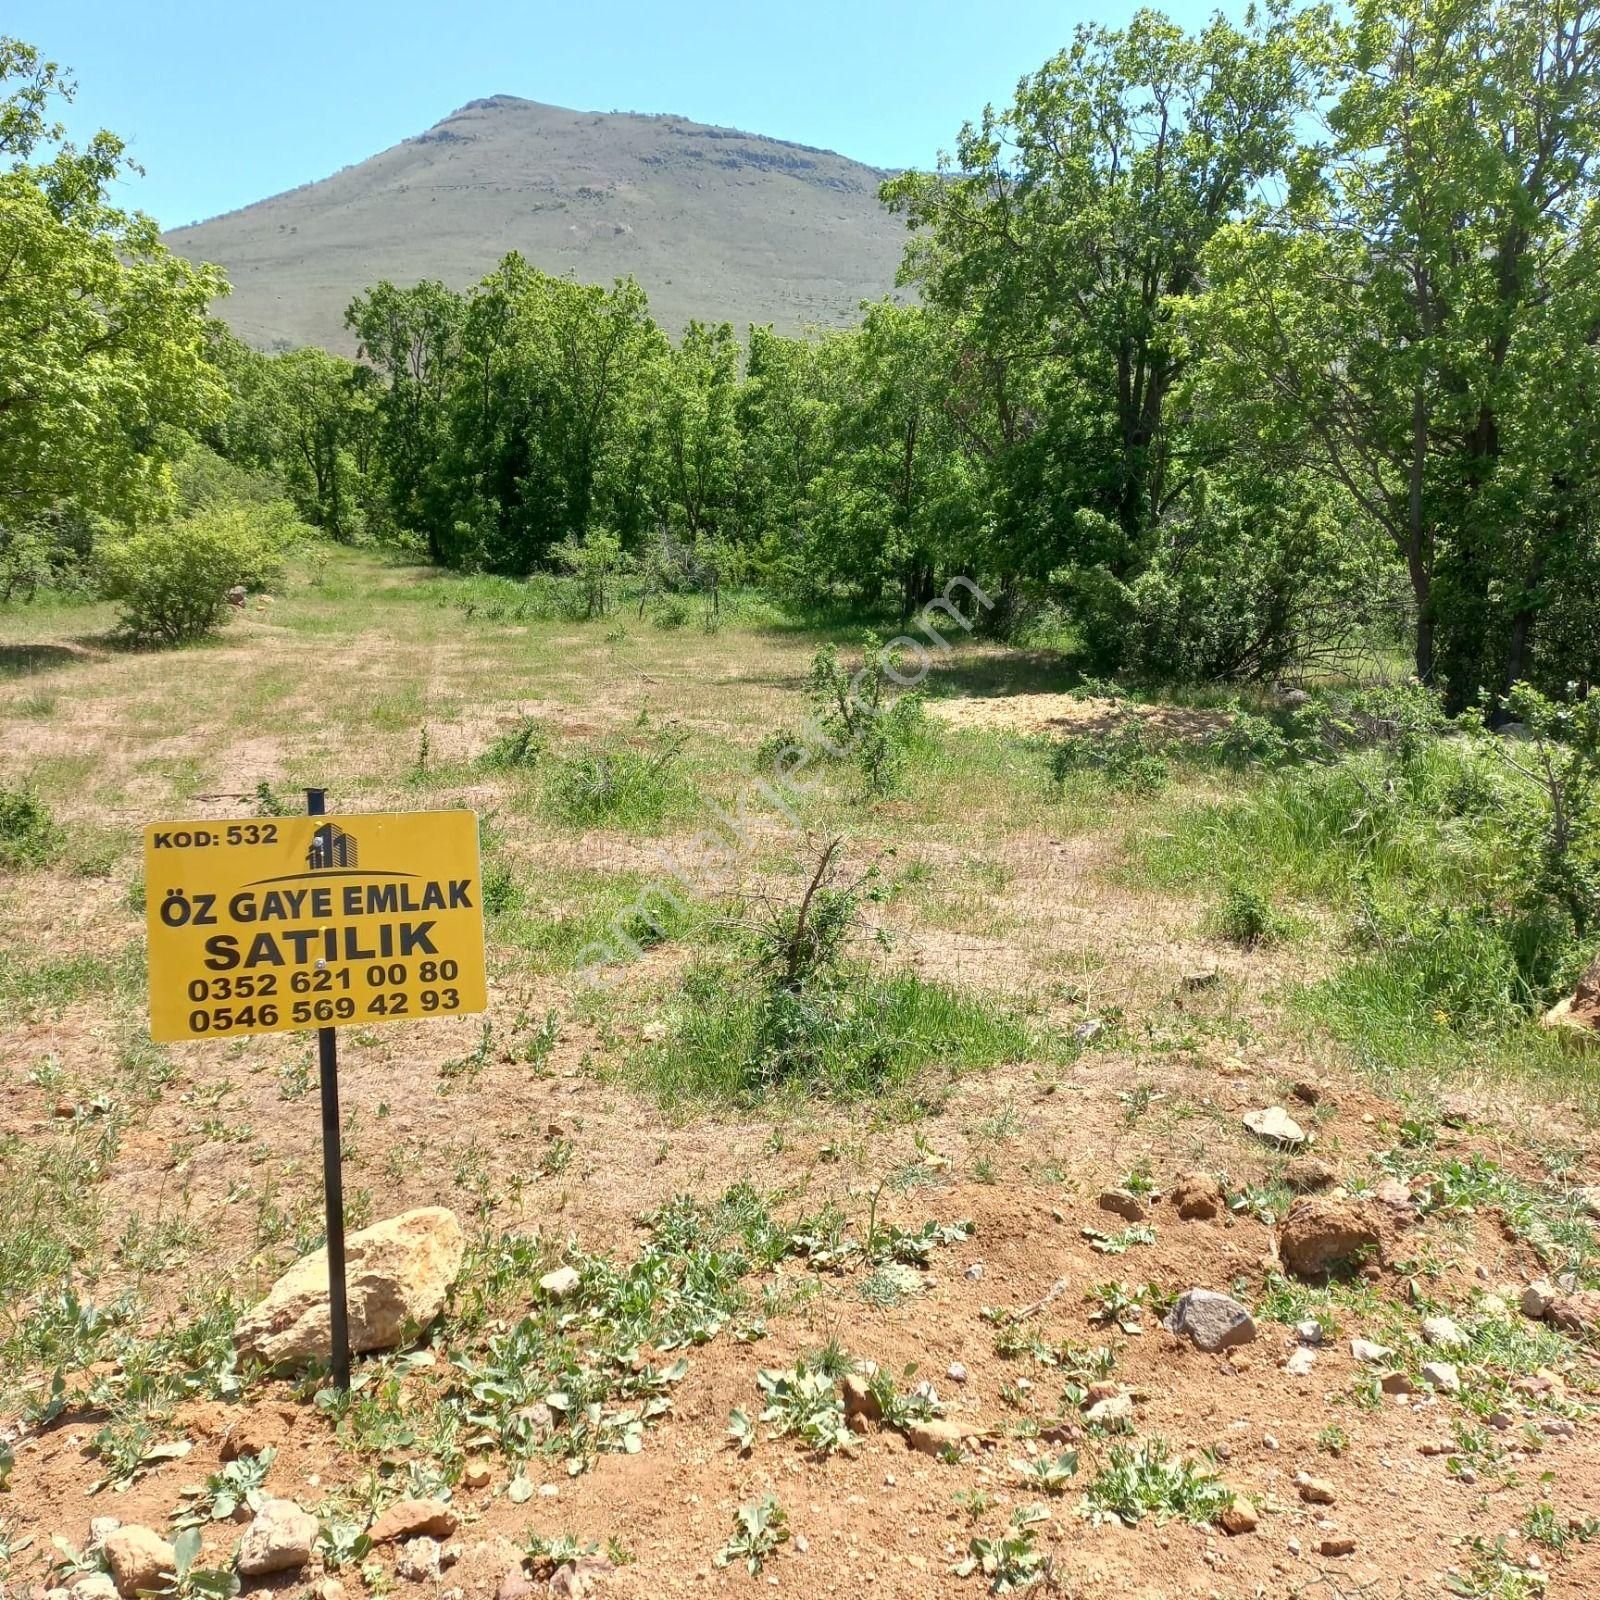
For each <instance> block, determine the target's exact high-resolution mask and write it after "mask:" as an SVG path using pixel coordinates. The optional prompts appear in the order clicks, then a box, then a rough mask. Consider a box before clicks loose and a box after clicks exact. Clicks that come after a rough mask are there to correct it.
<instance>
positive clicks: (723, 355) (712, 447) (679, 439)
mask: <svg viewBox="0 0 1600 1600" xmlns="http://www.w3.org/2000/svg"><path fill="white" fill-rule="evenodd" d="M654 387H655V403H654V405H653V406H652V407H651V413H650V435H651V442H652V444H653V446H654V451H653V454H654V460H653V464H652V465H653V473H652V476H653V479H654V486H653V492H652V499H653V501H654V505H655V513H656V517H657V520H658V522H659V523H660V524H661V525H662V526H663V527H665V528H666V529H667V530H668V531H669V532H671V533H673V534H674V535H677V536H682V537H686V538H687V540H688V542H689V544H690V546H691V547H692V546H694V545H697V544H699V543H700V541H701V540H702V539H703V538H707V537H710V536H712V535H715V534H716V533H717V532H718V531H719V530H725V529H726V528H727V527H728V524H729V523H730V521H731V519H732V517H733V515H734V513H735V507H736V504H737V499H738V479H739V461H740V437H739V417H738V395H739V342H738V340H737V339H735V338H734V334H733V329H732V328H731V327H730V326H729V325H728V324H727V323H726V322H724V323H721V324H719V325H717V326H715V327H710V326H707V325H706V324H705V323H702V322H691V323H690V324H689V326H688V327H687V328H686V329H684V333H683V338H682V340H681V341H680V342H679V344H678V345H677V347H676V348H674V349H670V350H668V351H666V352H665V353H664V354H663V355H662V356H661V358H660V360H659V362H658V365H657V379H656V383H655V386H654Z"/></svg>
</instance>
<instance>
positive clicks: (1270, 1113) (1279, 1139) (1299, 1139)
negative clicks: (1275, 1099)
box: [1243, 1106, 1306, 1150]
mask: <svg viewBox="0 0 1600 1600" xmlns="http://www.w3.org/2000/svg"><path fill="white" fill-rule="evenodd" d="M1243 1122H1244V1125H1245V1127H1247V1128H1248V1129H1249V1130H1250V1131H1251V1133H1253V1134H1254V1135H1255V1136H1256V1137H1257V1138H1258V1139H1265V1140H1266V1141H1267V1142H1268V1143H1269V1144H1275V1145H1278V1146H1280V1147H1281V1148H1283V1149H1285V1150H1293V1149H1295V1148H1297V1147H1298V1146H1300V1145H1303V1144H1304V1143H1305V1142H1306V1134H1305V1129H1304V1128H1302V1127H1301V1126H1300V1124H1299V1123H1298V1122H1296V1121H1295V1120H1294V1118H1293V1117H1291V1116H1290V1115H1289V1113H1288V1112H1287V1111H1285V1110H1284V1109H1283V1107H1282V1106H1267V1107H1265V1108H1264V1109H1262V1110H1260V1111H1247V1112H1245V1114H1244V1117H1243Z"/></svg>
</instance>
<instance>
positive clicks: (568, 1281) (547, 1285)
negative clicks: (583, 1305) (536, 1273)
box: [539, 1267, 583, 1300]
mask: <svg viewBox="0 0 1600 1600" xmlns="http://www.w3.org/2000/svg"><path fill="white" fill-rule="evenodd" d="M582 1281H583V1280H582V1279H581V1278H580V1277H579V1275H578V1269H577V1268H576V1267H557V1268H556V1270H555V1271H554V1272H547V1273H545V1275H544V1276H543V1277H542V1278H541V1279H540V1280H539V1287H540V1288H541V1289H543V1290H544V1292H545V1293H546V1294H547V1295H549V1296H550V1298H551V1299H552V1300H565V1299H566V1298H567V1296H568V1295H570V1294H573V1293H575V1292H576V1291H577V1288H578V1285H579V1283H581V1282H582Z"/></svg>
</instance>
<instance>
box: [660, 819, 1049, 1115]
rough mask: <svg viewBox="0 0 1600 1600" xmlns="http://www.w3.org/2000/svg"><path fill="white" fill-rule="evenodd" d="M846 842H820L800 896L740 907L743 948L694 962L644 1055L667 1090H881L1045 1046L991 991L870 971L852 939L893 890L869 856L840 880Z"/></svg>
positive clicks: (725, 1099)
mask: <svg viewBox="0 0 1600 1600" xmlns="http://www.w3.org/2000/svg"><path fill="white" fill-rule="evenodd" d="M839 851H840V842H839V841H838V840H835V841H834V842H833V843H832V844H830V845H828V846H827V847H826V848H825V849H824V850H823V852H822V854H821V856H820V857H819V859H818V860H817V862H816V863H815V866H814V868H813V870H812V872H811V875H810V879H809V882H808V883H807V886H806V888H805V889H804V891H803V892H802V893H801V894H799V895H798V896H797V897H796V898H795V899H794V900H793V902H792V903H773V902H770V901H765V900H763V901H762V902H760V905H761V911H760V914H759V915H758V916H757V917H756V918H755V919H754V920H753V921H752V920H748V919H742V918H735V919H731V923H732V926H733V927H735V928H736V929H737V933H736V936H735V942H736V945H737V955H736V956H735V958H734V959H732V960H728V959H722V958H713V959H708V960H705V961H702V962H701V963H699V964H697V965H696V966H694V967H692V968H691V969H690V970H689V972H688V973H687V974H686V976H685V978H684V980H683V1000H684V1005H683V1008H682V1011H681V1013H680V1016H679V1018H678V1021H677V1023H676V1026H675V1027H674V1028H673V1030H672V1031H671V1033H670V1034H669V1035H668V1037H667V1038H666V1039H665V1040H663V1041H662V1042H661V1043H660V1044H658V1045H656V1046H653V1047H651V1048H650V1049H648V1050H647V1051H646V1052H645V1053H644V1055H643V1056H642V1057H641V1058H640V1059H639V1061H638V1063H636V1065H637V1066H638V1067H639V1068H641V1069H642V1076H643V1077H644V1078H645V1079H646V1081H647V1082H648V1083H649V1085H650V1087H651V1088H653V1089H654V1090H655V1092H656V1093H657V1094H659V1095H660V1096H661V1098H662V1099H663V1100H665V1101H668V1102H675V1101H680V1100H711V1101H716V1102H720V1103H724V1104H737V1105H753V1104H756V1103H758V1102H759V1101H761V1100H763V1099H766V1098H767V1097H768V1096H770V1095H773V1094H784V1093H788V1094H817V1093H821V1094H830V1095H836V1096H840V1097H843V1098H854V1097H857V1096H866V1095H880V1094H883V1093H885V1092H887V1091H892V1090H894V1089H896V1088H902V1087H905V1086H907V1085H908V1084H909V1083H910V1082H911V1080H912V1079H913V1078H914V1077H915V1076H916V1075H917V1074H918V1073H919V1072H920V1071H921V1070H922V1069H923V1068H924V1067H926V1066H929V1065H932V1064H942V1065H944V1066H947V1067H949V1068H952V1069H957V1070H959V1069H962V1068H971V1067H979V1066H988V1065H991V1064H992V1063H994V1062H996V1061H1001V1060H1009V1061H1014V1060H1020V1059H1022V1058H1023V1057H1024V1056H1026V1055H1028V1054H1029V1053H1030V1052H1031V1051H1033V1050H1036V1049H1038V1048H1039V1046H1040V1041H1039V1040H1038V1039H1037V1038H1036V1037H1035V1035H1034V1033H1033V1031H1032V1030H1031V1029H1030V1028H1029V1027H1028V1025H1027V1023H1026V1021H1025V1020H1024V1019H1023V1018H1021V1017H1019V1016H1017V1015H1015V1014H1014V1013H1012V1012H1010V1011H1008V1010H1006V1009H1005V1008H1004V1007H1002V1006H999V1005H996V1004H994V1003H993V1002H991V1001H989V1000H987V999H982V998H978V997H976V996H967V995H962V994H958V993H956V992H955V991H954V990H951V989H948V988H946V987H944V986H943V985H942V984H936V983H928V982H926V981H925V980H923V979H922V978H920V977H918V976H917V975H916V974H915V973H910V972H896V973H891V974H888V975H879V974H876V973H874V972H873V971H872V969H871V968H870V967H869V966H868V964H867V963H866V961H865V960H863V959H862V958H861V957H860V956H859V955H858V954H857V953H856V946H857V945H858V944H863V943H865V942H866V941H867V939H868V938H869V936H870V933H871V930H870V929H869V927H868V926H867V924H866V922H865V920H864V917H863V908H864V905H865V903H866V902H868V901H873V900H878V899H881V898H882V895H883V892H884V891H883V890H882V889H881V887H880V886H879V883H878V879H877V873H876V870H875V869H873V868H868V869H867V870H866V871H865V872H863V873H860V874H858V875H857V876H855V877H854V878H853V879H845V878H843V877H842V876H841V873H840V870H839V863H840V855H839ZM726 925H727V924H725V926H726Z"/></svg>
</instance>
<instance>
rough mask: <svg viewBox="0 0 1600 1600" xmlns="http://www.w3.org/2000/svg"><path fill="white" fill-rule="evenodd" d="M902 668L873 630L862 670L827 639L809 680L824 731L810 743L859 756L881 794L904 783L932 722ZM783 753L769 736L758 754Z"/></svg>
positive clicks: (870, 784) (842, 755)
mask: <svg viewBox="0 0 1600 1600" xmlns="http://www.w3.org/2000/svg"><path fill="white" fill-rule="evenodd" d="M898 670H899V668H898V664H897V662H896V659H895V654H894V651H893V649H892V648H891V647H890V646H888V645H885V644H884V643H883V642H882V641H881V640H880V639H879V638H878V636H877V635H876V634H873V633H868V634H866V635H865V636H864V638H863V640H862V653H861V666H860V667H859V668H858V669H857V671H855V672H853V673H852V672H851V671H850V670H849V668H848V667H846V666H845V665H844V664H843V663H842V662H841V661H840V660H839V652H838V649H837V647H835V646H834V645H831V644H829V645H824V646H823V647H822V649H820V650H819V651H818V652H817V653H816V655H815V657H814V658H813V659H812V662H811V674H810V677H809V678H808V679H807V683H806V688H807V691H808V693H809V694H810V697H811V703H812V707H813V709H814V711H815V715H816V725H817V732H818V733H820V735H821V736H822V737H821V739H818V738H816V737H811V738H810V739H809V740H807V741H806V748H808V749H811V750H813V752H814V753H821V754H824V755H828V756H832V757H835V758H836V759H839V760H846V759H848V760H851V761H854V762H855V764H856V765H857V766H858V767H859V768H860V769H861V772H862V775H863V776H864V777H865V778H866V780H867V789H868V791H869V792H870V793H872V794H877V795H882V794H888V793H889V792H890V791H891V790H893V789H894V788H895V786H896V785H897V784H898V783H899V781H900V777H901V774H902V773H903V771H904V770H905V764H906V759H907V756H908V755H909V753H910V750H911V748H912V746H913V745H914V744H915V742H916V740H917V739H918V738H919V737H920V736H922V735H924V734H925V733H926V728H927V719H926V716H925V714H924V711H923V704H922V695H921V694H920V692H916V691H912V692H909V693H906V692H902V689H901V686H900V683H899V681H898V679H897V678H896V676H895V674H896V673H897V672H898ZM902 676H903V675H902ZM773 737H775V738H776V737H778V736H777V735H774V736H773ZM792 742H794V741H791V743H792ZM780 748H783V747H780ZM778 753H779V751H778V750H774V749H773V748H772V741H771V739H768V740H766V741H763V743H762V746H761V749H760V750H759V751H758V752H757V757H758V760H759V759H761V758H762V757H768V758H774V759H775V758H776V756H777V754H778Z"/></svg>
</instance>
